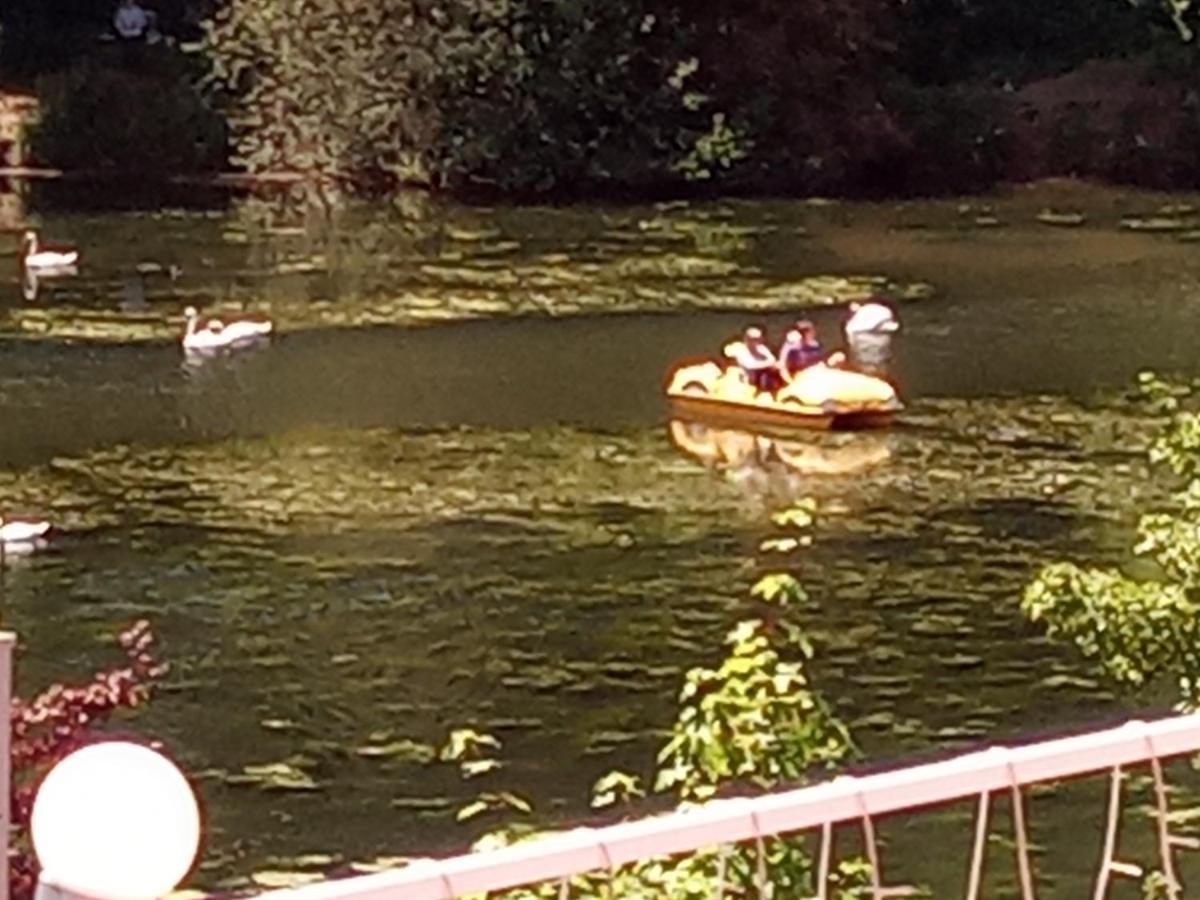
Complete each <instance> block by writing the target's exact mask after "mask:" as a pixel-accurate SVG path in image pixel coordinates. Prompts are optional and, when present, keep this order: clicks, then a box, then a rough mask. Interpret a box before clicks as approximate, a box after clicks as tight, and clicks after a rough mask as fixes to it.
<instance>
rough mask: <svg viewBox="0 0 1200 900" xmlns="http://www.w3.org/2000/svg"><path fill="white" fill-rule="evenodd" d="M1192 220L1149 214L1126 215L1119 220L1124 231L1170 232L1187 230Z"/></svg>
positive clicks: (1190, 226)
mask: <svg viewBox="0 0 1200 900" xmlns="http://www.w3.org/2000/svg"><path fill="white" fill-rule="evenodd" d="M1194 224H1195V223H1193V222H1189V221H1186V220H1184V219H1176V218H1170V217H1167V216H1149V217H1147V218H1135V217H1132V216H1130V217H1127V218H1124V219H1122V220H1121V228H1123V229H1125V230H1126V231H1149V232H1170V231H1176V232H1178V231H1187V230H1189V229H1191V228H1193V227H1194Z"/></svg>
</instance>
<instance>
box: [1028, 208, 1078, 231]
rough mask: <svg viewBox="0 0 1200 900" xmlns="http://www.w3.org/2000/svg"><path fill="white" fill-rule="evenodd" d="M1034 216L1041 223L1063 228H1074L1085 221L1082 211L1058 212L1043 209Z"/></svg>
mask: <svg viewBox="0 0 1200 900" xmlns="http://www.w3.org/2000/svg"><path fill="white" fill-rule="evenodd" d="M1036 218H1037V220H1038V221H1039V222H1041V223H1042V224H1043V225H1057V226H1059V227H1064V228H1075V227H1078V226H1079V225H1082V224H1083V223H1084V222H1086V221H1087V217H1086V216H1085V215H1084V214H1083V213H1077V212H1058V211H1056V210H1052V209H1043V210H1042V211H1041V212H1040V213H1038V214H1037V217H1036Z"/></svg>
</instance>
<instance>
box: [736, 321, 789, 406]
mask: <svg viewBox="0 0 1200 900" xmlns="http://www.w3.org/2000/svg"><path fill="white" fill-rule="evenodd" d="M733 361H734V362H736V363H737V364H738V365H739V366H740V367H741V369H742V372H743V373H744V374H745V376H746V380H747V381H749V382H750V383H751V384H752V385H754V387H755V389H756V390H760V391H774V390H776V389H778V388H779V361H778V360H777V359H775V354H774V353H772V352H771V348H770V347H768V346H767V342H766V339H765V338H764V337H763V333H762V329H761V328H756V327H754V326H751V327H749V328H747V329H746V330H745V331H744V332H743V333H742V339H741V341H739V342H738V343H736V344H735V345H734V350H733Z"/></svg>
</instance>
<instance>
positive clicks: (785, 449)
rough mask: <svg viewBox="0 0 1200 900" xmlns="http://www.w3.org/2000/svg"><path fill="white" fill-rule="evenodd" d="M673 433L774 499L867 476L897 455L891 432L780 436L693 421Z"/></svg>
mask: <svg viewBox="0 0 1200 900" xmlns="http://www.w3.org/2000/svg"><path fill="white" fill-rule="evenodd" d="M669 428H670V433H671V440H672V442H674V444H675V446H676V447H678V448H679V449H680V450H682V451H683V452H684V453H686V454H687V455H688V456H691V457H693V458H695V459H697V460H699V461H700V462H702V463H704V464H705V465H707V466H709V467H711V468H713V469H716V470H718V471H721V472H722V473H724V474H725V475H726V476H727V477H728V478H729V479H730V480H732V481H735V482H742V483H748V484H750V485H751V486H753V487H754V488H755V489H756V492H763V493H771V494H776V493H790V492H791V491H792V490H793V489H795V490H803V489H804V487H805V486H806V485H809V486H811V479H812V478H815V477H816V478H819V477H826V476H840V475H852V474H855V473H858V472H862V471H864V470H867V469H870V468H872V467H874V466H877V465H879V464H881V463H883V462H885V461H886V460H887V459H888V458H889V457H891V455H892V451H891V445H890V440H891V437H890V435H889V434H888V433H886V432H855V433H837V432H805V433H804V435H803V436H802V437H800V436H796V435H794V434H789V435H787V436H775V435H770V434H767V433H756V432H750V431H742V430H740V429H732V428H715V427H713V426H712V425H706V424H704V423H702V422H698V421H694V420H688V419H672V420H671V422H670V425H669Z"/></svg>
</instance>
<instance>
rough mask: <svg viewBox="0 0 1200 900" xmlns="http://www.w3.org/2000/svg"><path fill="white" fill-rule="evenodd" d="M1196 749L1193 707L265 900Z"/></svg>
mask: <svg viewBox="0 0 1200 900" xmlns="http://www.w3.org/2000/svg"><path fill="white" fill-rule="evenodd" d="M1196 750H1200V713H1197V714H1193V715H1186V716H1176V717H1173V718H1168V719H1161V720H1157V721H1154V722H1142V721H1132V722H1127V723H1125V724H1124V725H1121V726H1118V727H1116V728H1110V729H1107V730H1104V731H1096V732H1091V733H1088V734H1081V735H1076V736H1073V737H1067V738H1058V739H1055V740H1049V741H1043V742H1040V743H1036V744H1030V745H1026V746H1021V747H1002V746H996V747H991V748H988V749H984V750H981V751H977V752H973V753H968V754H965V755H963V756H958V757H954V758H952V759H948V760H943V761H940V762H933V763H926V764H922V765H916V766H910V767H907V768H902V769H895V770H891V771H887V772H880V773H876V774H871V775H864V776H840V777H837V778H834V779H832V780H831V781H828V782H824V783H822V784H817V785H813V786H811V787H804V788H798V789H795V790H789V791H782V792H779V793H774V794H766V795H763V796H759V797H752V798H736V799H730V800H715V801H712V802H710V803H707V804H705V805H703V806H699V807H696V808H694V809H689V810H685V811H679V812H674V813H669V814H667V815H661V816H654V817H650V818H646V819H641V820H637V821H633V822H622V823H618V824H616V825H609V826H606V827H603V828H578V829H574V830H572V831H567V832H562V833H559V834H553V835H549V836H547V837H545V838H542V839H540V840H534V841H529V842H527V843H523V844H518V845H515V846H512V847H505V848H503V849H500V850H494V851H489V852H486V853H471V854H466V855H463V856H457V857H452V858H448V859H442V860H436V859H428V860H418V861H416V862H414V863H412V864H410V865H409V866H407V867H405V868H403V869H398V870H396V871H391V872H380V873H377V874H371V875H362V876H357V877H354V878H347V879H340V880H333V881H326V882H321V883H318V884H313V885H306V886H303V887H298V888H291V889H287V890H281V891H273V892H270V893H269V894H265V895H261V896H269V897H270V898H271V900H451V898H454V897H460V896H463V895H464V894H473V893H483V892H487V891H496V890H503V889H505V888H512V887H518V886H520V885H523V884H532V883H536V882H542V881H551V880H554V879H558V878H562V877H565V876H569V875H575V874H579V873H582V872H589V871H595V870H602V869H607V868H609V867H610V866H611V867H616V866H621V865H623V864H625V863H629V862H632V861H634V860H638V859H646V858H649V857H654V856H670V855H674V854H678V853H686V852H689V851H695V850H699V849H702V848H705V847H714V846H717V845H720V844H730V843H736V842H739V841H744V840H749V839H752V838H756V837H767V836H770V835H775V834H782V833H786V832H792V831H799V830H802V829H806V828H812V827H815V826H817V825H823V824H825V823H827V822H828V823H837V822H845V821H851V820H855V819H859V818H862V817H863V816H864V815H871V816H876V815H881V814H885V813H890V812H897V811H900V810H906V809H916V808H918V807H922V806H928V805H931V804H935V803H943V802H946V801H950V800H957V799H961V798H964V797H973V796H978V795H979V794H982V793H986V792H990V791H994V790H998V789H1001V788H1008V787H1019V786H1021V785H1026V784H1033V783H1036V782H1042V781H1052V780H1055V779H1060V778H1067V777H1072V776H1077V775H1085V774H1088V773H1091V772H1096V771H1100V770H1103V769H1109V768H1112V767H1114V766H1126V765H1131V764H1134V763H1138V762H1144V761H1148V760H1151V759H1165V758H1168V757H1172V756H1179V755H1181V754H1185V753H1190V752H1193V751H1196Z"/></svg>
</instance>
